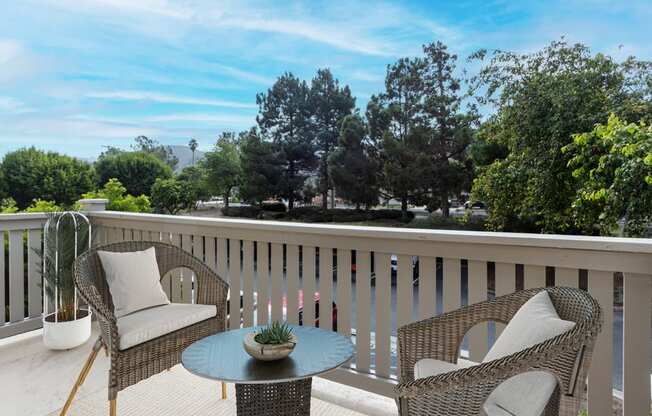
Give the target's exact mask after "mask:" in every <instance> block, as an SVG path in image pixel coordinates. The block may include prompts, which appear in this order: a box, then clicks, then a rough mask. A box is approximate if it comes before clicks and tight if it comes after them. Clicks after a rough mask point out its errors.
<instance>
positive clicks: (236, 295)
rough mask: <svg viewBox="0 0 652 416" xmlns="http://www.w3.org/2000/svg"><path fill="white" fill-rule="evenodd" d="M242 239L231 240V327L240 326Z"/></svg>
mask: <svg viewBox="0 0 652 416" xmlns="http://www.w3.org/2000/svg"><path fill="white" fill-rule="evenodd" d="M240 267H241V266H240V240H235V239H233V238H232V239H230V240H229V286H230V289H231V302H230V303H231V305H230V306H231V311H230V313H229V328H230V329H237V328H240V320H241V316H240Z"/></svg>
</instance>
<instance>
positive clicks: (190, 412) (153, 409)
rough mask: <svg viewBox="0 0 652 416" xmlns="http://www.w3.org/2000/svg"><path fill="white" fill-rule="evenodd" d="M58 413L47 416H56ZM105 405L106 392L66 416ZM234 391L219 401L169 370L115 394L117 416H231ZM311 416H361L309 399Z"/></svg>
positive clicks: (92, 415) (85, 414) (213, 391)
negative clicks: (225, 398) (310, 401)
mask: <svg viewBox="0 0 652 416" xmlns="http://www.w3.org/2000/svg"><path fill="white" fill-rule="evenodd" d="M58 414H59V411H56V412H53V413H51V414H50V416H56V415H58ZM108 414H109V405H108V400H107V392H106V390H102V391H100V392H97V393H93V394H90V395H89V396H86V397H82V398H79V399H77V400H75V402H73V405H72V407H71V408H70V411H69V412H68V415H69V416H107V415H108ZM235 414H236V407H235V390H234V388H233V385H232V384H230V385H229V391H228V399H227V400H222V399H221V387H220V384H219V383H218V382H216V381H211V380H206V379H203V378H201V377H197V376H194V375H192V374H190V373H189V372H187V371H186V370H185V369H183V368H182V367H181V366H176V367H174V368H172V370H171V371H170V372H165V371H164V372H163V373H161V374H159V375H156V376H153V377H151V378H149V379H147V380H145V381H142V382H140V383H138V384H136V385H135V386H131V387H129V388H127V389H125V390H123V391H122V392H120V393H119V394H118V415H119V416H146V415H152V416H154V415H156V416H186V415H187V416H222V415H229V416H231V415H235ZM311 414H312V415H313V416H327V415H336V416H364V415H363V414H362V413H357V412H354V411H352V410H349V409H345V408H343V407H340V406H336V405H334V404H331V403H327V402H324V401H321V400H318V399H315V398H313V399H312V405H311Z"/></svg>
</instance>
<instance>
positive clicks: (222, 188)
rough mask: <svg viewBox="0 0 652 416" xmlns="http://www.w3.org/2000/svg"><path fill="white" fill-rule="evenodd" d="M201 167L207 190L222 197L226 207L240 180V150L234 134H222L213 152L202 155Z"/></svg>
mask: <svg viewBox="0 0 652 416" xmlns="http://www.w3.org/2000/svg"><path fill="white" fill-rule="evenodd" d="M202 167H203V168H204V169H205V170H206V181H207V184H208V189H209V190H210V192H212V193H213V194H214V195H221V196H222V197H224V205H225V206H226V207H228V206H229V197H230V196H231V191H232V190H233V188H235V187H236V186H238V185H240V182H241V180H242V167H241V165H240V150H239V148H238V143H237V139H236V137H235V134H234V133H226V132H225V133H222V135H221V136H220V138H219V139H218V140H217V142H216V143H215V147H214V148H213V150H212V151H209V152H206V154H205V155H204V160H203V162H202Z"/></svg>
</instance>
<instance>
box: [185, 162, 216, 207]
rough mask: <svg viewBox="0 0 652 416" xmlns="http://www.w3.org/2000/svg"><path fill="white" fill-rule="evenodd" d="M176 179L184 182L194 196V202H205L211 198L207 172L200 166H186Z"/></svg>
mask: <svg viewBox="0 0 652 416" xmlns="http://www.w3.org/2000/svg"><path fill="white" fill-rule="evenodd" d="M176 179H178V180H179V181H181V182H184V183H185V184H186V185H187V186H188V188H189V189H190V190H191V192H192V193H193V195H194V196H195V201H207V200H208V199H210V197H211V192H210V189H209V186H208V179H207V172H206V169H205V168H204V167H203V166H202V165H195V166H186V167H185V168H183V170H182V171H181V172H179V174H178V175H177V177H176Z"/></svg>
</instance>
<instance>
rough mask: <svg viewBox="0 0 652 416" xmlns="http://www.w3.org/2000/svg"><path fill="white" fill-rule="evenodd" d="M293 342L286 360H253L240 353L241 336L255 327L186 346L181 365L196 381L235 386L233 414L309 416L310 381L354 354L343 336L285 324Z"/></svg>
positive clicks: (241, 349)
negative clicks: (232, 384)
mask: <svg viewBox="0 0 652 416" xmlns="http://www.w3.org/2000/svg"><path fill="white" fill-rule="evenodd" d="M290 326H291V328H292V332H293V333H294V335H295V336H296V337H297V338H298V342H297V345H296V347H295V348H294V351H293V352H292V354H290V356H289V357H287V358H285V359H282V360H278V361H258V360H255V359H254V358H252V357H251V356H249V354H247V352H246V351H245V350H244V347H243V345H242V341H243V339H244V336H245V334H247V333H249V332H253V331H257V330H258V329H259V328H260V327H250V328H242V329H236V330H232V331H226V332H220V333H218V334H215V335H211V336H208V337H206V338H203V339H201V340H199V341H197V342H195V343H193V344H191V345H190V346H189V347H188V348H186V349H185V350H184V351H183V353H182V354H181V363H182V364H183V366H184V367H185V368H186V370H188V371H190V372H191V373H193V374H196V375H198V376H200V377H205V378H210V379H214V380H220V381H225V382H230V383H235V388H236V403H237V410H238V415H240V416H244V415H247V416H258V415H278V416H285V415H287V416H306V415H310V392H311V388H312V377H313V376H316V375H319V374H323V373H326V372H328V371H331V370H334V369H336V368H337V367H339V366H341V365H342V364H344V363H346V362H347V361H349V360H350V359H351V357H352V356H353V344H352V343H351V340H350V339H349V338H348V337H345V336H344V335H341V334H338V333H337V332H332V331H324V330H321V329H318V328H313V327H306V326H295V325H290Z"/></svg>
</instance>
